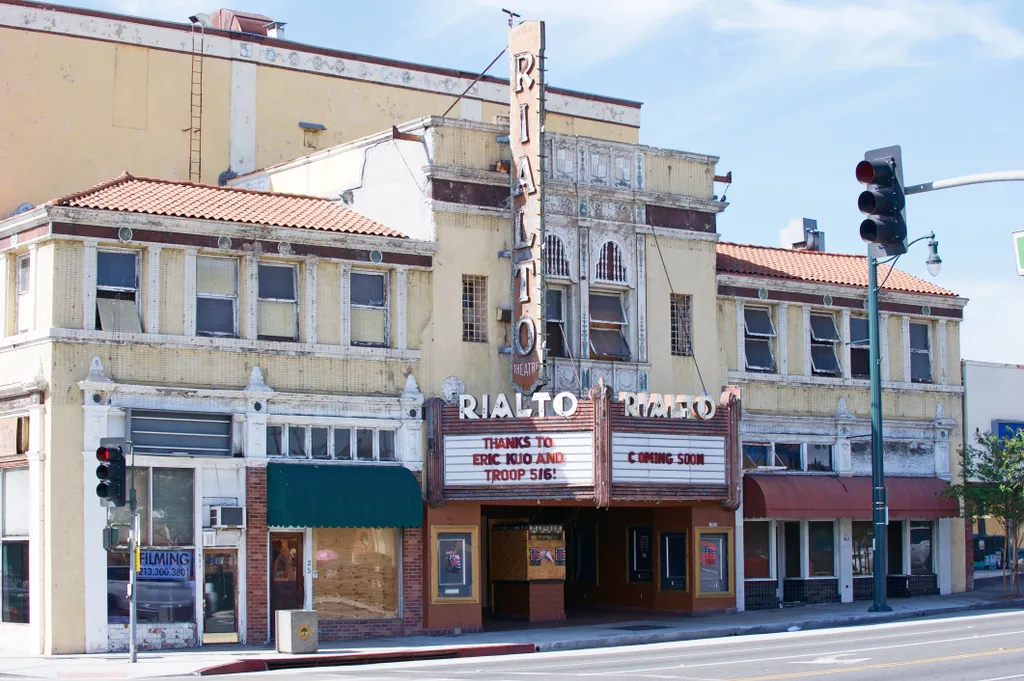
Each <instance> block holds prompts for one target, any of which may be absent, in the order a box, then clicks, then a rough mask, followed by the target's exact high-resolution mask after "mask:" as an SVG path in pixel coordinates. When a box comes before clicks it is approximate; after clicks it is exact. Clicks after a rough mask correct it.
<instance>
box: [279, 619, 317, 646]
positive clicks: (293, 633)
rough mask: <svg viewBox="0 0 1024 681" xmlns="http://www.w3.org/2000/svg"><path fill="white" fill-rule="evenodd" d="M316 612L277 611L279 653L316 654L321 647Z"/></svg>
mask: <svg viewBox="0 0 1024 681" xmlns="http://www.w3.org/2000/svg"><path fill="white" fill-rule="evenodd" d="M317 624H318V618H317V614H316V611H315V610H278V611H277V652H279V653H315V652H316V651H317V650H318V649H319V647H320V636H319V632H318V630H317Z"/></svg>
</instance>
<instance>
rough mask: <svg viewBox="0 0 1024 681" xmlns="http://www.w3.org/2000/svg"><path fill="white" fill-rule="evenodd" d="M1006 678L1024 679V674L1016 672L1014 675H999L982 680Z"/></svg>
mask: <svg viewBox="0 0 1024 681" xmlns="http://www.w3.org/2000/svg"><path fill="white" fill-rule="evenodd" d="M1006 679H1024V674H1014V675H1013V676H997V677H995V678H992V679H982V680H981V681H1006Z"/></svg>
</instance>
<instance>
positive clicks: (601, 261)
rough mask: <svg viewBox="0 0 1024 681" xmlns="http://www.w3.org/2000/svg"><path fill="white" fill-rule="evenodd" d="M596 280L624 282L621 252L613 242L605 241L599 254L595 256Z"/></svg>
mask: <svg viewBox="0 0 1024 681" xmlns="http://www.w3.org/2000/svg"><path fill="white" fill-rule="evenodd" d="M597 278H598V279H600V280H602V281H614V282H620V283H625V282H626V266H625V264H623V262H622V250H621V249H620V248H619V246H618V244H616V243H615V242H614V241H607V242H605V244H604V245H603V246H601V252H600V253H599V254H598V256H597Z"/></svg>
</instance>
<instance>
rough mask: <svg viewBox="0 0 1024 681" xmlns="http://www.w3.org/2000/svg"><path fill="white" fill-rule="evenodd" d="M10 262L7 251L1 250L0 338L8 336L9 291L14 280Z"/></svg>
mask: <svg viewBox="0 0 1024 681" xmlns="http://www.w3.org/2000/svg"><path fill="white" fill-rule="evenodd" d="M10 262H11V259H10V257H9V256H8V255H7V253H6V252H0V339H3V338H5V337H6V336H7V319H8V314H7V308H8V303H9V301H8V291H9V290H10V283H11V282H13V281H14V280H13V278H12V277H11V274H10V272H11V266H10ZM15 331H17V329H15Z"/></svg>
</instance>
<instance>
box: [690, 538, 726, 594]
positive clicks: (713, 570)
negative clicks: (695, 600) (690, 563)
mask: <svg viewBox="0 0 1024 681" xmlns="http://www.w3.org/2000/svg"><path fill="white" fill-rule="evenodd" d="M698 556H699V557H698V564H699V565H700V592H701V594H702V595H711V594H728V593H730V592H731V591H732V585H731V583H730V579H729V534H728V533H726V532H701V533H699V535H698Z"/></svg>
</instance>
